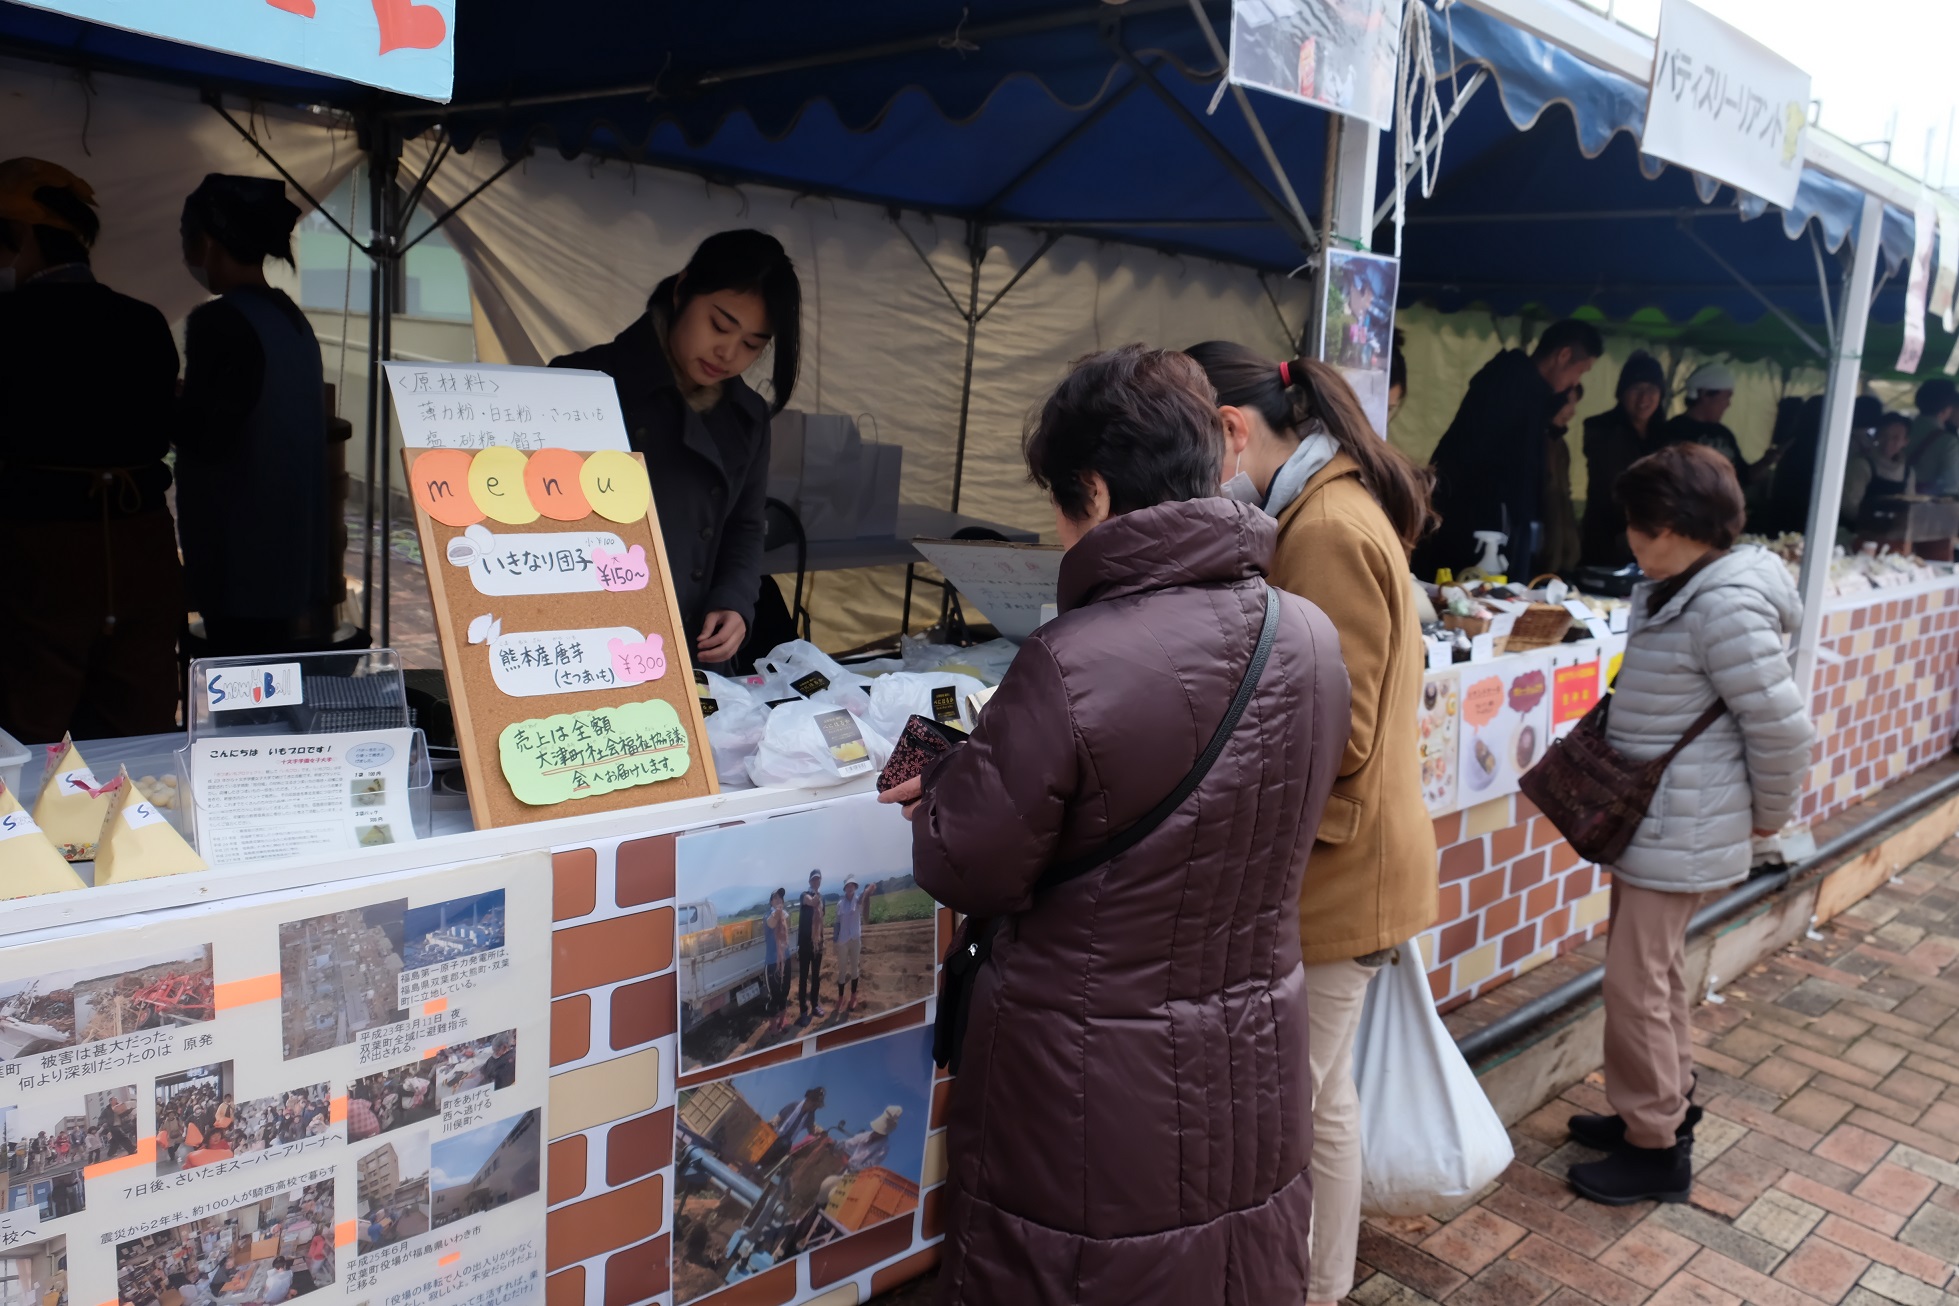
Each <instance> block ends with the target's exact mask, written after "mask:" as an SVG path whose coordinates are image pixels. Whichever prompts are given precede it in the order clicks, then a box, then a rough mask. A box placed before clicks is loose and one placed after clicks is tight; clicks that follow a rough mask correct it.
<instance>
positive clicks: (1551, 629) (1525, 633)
mask: <svg viewBox="0 0 1959 1306" xmlns="http://www.w3.org/2000/svg"><path fill="white" fill-rule="evenodd" d="M1570 629H1571V613H1569V612H1567V611H1566V610H1565V609H1564V608H1562V607H1560V606H1558V605H1557V604H1555V603H1533V604H1531V605H1530V606H1529V607H1528V608H1526V609H1524V611H1523V612H1522V613H1520V614H1519V615H1518V617H1517V624H1516V625H1515V626H1512V627H1511V628H1510V634H1509V635H1508V636H1507V637H1505V638H1504V639H1503V640H1502V641H1500V642H1501V644H1502V646H1503V651H1504V652H1506V653H1522V652H1526V651H1528V650H1530V649H1537V648H1550V647H1551V646H1552V645H1553V644H1559V643H1563V642H1564V636H1565V632H1566V631H1568V630H1570Z"/></svg>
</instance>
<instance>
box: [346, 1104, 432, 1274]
mask: <svg viewBox="0 0 1959 1306" xmlns="http://www.w3.org/2000/svg"><path fill="white" fill-rule="evenodd" d="M357 1164H358V1165H359V1168H360V1187H359V1190H358V1193H357V1195H356V1197H357V1204H358V1208H359V1209H358V1210H357V1212H356V1214H357V1215H358V1216H359V1219H358V1220H357V1221H356V1222H355V1223H356V1232H357V1233H358V1235H359V1242H360V1252H359V1254H360V1255H362V1256H365V1255H367V1253H369V1252H374V1251H380V1250H381V1249H382V1248H384V1247H393V1246H394V1245H395V1244H397V1243H404V1242H407V1241H408V1240H409V1239H411V1238H418V1237H420V1236H421V1235H423V1234H425V1233H427V1232H428V1231H429V1136H428V1134H427V1133H426V1132H425V1131H421V1130H417V1131H416V1132H414V1133H409V1134H401V1135H398V1136H396V1137H395V1138H392V1139H390V1140H389V1141H387V1142H385V1143H383V1144H381V1145H380V1146H379V1147H377V1148H375V1149H374V1150H373V1151H371V1152H369V1153H367V1154H366V1155H364V1156H362V1157H361V1158H360V1161H359V1162H358V1163H357Z"/></svg>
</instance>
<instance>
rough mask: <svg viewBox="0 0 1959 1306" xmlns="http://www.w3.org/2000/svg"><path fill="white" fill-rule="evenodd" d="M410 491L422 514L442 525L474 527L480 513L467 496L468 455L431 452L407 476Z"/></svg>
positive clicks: (417, 461) (431, 450)
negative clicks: (419, 505) (420, 506)
mask: <svg viewBox="0 0 1959 1306" xmlns="http://www.w3.org/2000/svg"><path fill="white" fill-rule="evenodd" d="M408 480H409V490H410V491H411V492H412V493H413V494H414V496H415V502H416V503H419V504H421V505H422V511H423V512H425V513H427V514H428V515H429V516H431V517H433V518H435V519H436V520H437V521H439V522H441V523H442V524H443V525H444V526H474V525H475V524H476V523H477V522H480V521H482V520H483V510H482V509H481V508H479V507H477V506H476V501H475V500H474V499H472V498H471V497H470V493H469V455H468V454H466V453H464V452H463V451H462V450H461V449H430V450H429V451H428V452H427V453H424V454H423V455H422V456H421V457H419V458H417V459H416V460H415V465H414V467H413V468H412V469H410V471H409V473H408Z"/></svg>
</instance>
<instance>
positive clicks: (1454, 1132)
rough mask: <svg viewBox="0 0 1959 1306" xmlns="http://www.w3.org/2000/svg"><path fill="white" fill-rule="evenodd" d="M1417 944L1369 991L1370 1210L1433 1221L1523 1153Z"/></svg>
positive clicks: (1365, 1029) (1364, 1154) (1362, 1036)
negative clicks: (1444, 1013)
mask: <svg viewBox="0 0 1959 1306" xmlns="http://www.w3.org/2000/svg"><path fill="white" fill-rule="evenodd" d="M1421 956H1422V953H1421V946H1420V944H1419V942H1417V941H1413V940H1411V941H1410V942H1407V943H1404V944H1402V945H1401V946H1400V947H1399V948H1396V949H1395V950H1394V960H1392V961H1390V962H1389V963H1388V964H1387V965H1385V966H1383V967H1381V973H1380V974H1378V975H1376V976H1375V977H1374V982H1373V983H1372V984H1371V985H1369V986H1368V990H1367V1000H1366V1004H1365V1005H1364V1006H1363V1007H1362V1008H1361V1016H1360V1031H1359V1033H1358V1034H1357V1035H1356V1037H1355V1040H1354V1083H1355V1086H1356V1087H1357V1088H1358V1089H1359V1091H1360V1156H1361V1203H1360V1204H1361V1209H1362V1210H1363V1211H1364V1212H1366V1213H1367V1214H1369V1215H1386V1216H1412V1215H1431V1214H1434V1213H1436V1212H1438V1211H1442V1210H1445V1209H1447V1208H1448V1207H1450V1206H1454V1205H1456V1204H1458V1203H1460V1202H1463V1201H1466V1200H1467V1199H1468V1198H1469V1197H1471V1196H1473V1195H1474V1194H1475V1193H1477V1192H1479V1191H1481V1189H1482V1188H1483V1187H1484V1186H1485V1185H1487V1184H1489V1183H1490V1182H1491V1181H1493V1180H1494V1179H1495V1178H1496V1177H1497V1176H1498V1175H1500V1174H1502V1173H1503V1171H1504V1168H1505V1167H1506V1166H1508V1165H1509V1164H1510V1162H1511V1160H1512V1159H1513V1158H1514V1157H1515V1155H1516V1153H1515V1152H1514V1151H1513V1149H1512V1148H1511V1146H1510V1136H1509V1134H1507V1133H1506V1132H1504V1128H1503V1121H1501V1120H1500V1119H1498V1118H1497V1114H1496V1108H1495V1107H1492V1106H1491V1105H1490V1099H1489V1098H1488V1097H1487V1096H1485V1095H1484V1093H1483V1088H1482V1085H1480V1084H1478V1083H1477V1082H1476V1074H1475V1072H1474V1071H1472V1070H1471V1069H1470V1068H1469V1063H1468V1062H1466V1061H1464V1060H1463V1057H1462V1053H1461V1052H1459V1051H1457V1050H1456V1044H1455V1040H1453V1039H1451V1038H1450V1037H1449V1031H1448V1029H1447V1028H1446V1027H1445V1026H1444V1025H1443V1024H1442V1017H1441V1016H1439V1015H1437V1014H1436V1011H1435V999H1434V997H1433V996H1432V995H1431V994H1430V993H1429V987H1428V976H1427V974H1426V973H1425V972H1424V970H1423V968H1422V961H1421Z"/></svg>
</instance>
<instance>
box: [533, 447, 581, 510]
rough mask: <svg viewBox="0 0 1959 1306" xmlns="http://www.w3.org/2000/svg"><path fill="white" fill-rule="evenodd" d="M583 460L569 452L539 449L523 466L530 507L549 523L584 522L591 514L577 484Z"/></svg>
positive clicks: (567, 450) (566, 450)
mask: <svg viewBox="0 0 1959 1306" xmlns="http://www.w3.org/2000/svg"><path fill="white" fill-rule="evenodd" d="M582 467H583V460H581V459H580V458H579V456H578V455H577V454H575V453H573V452H572V451H571V450H569V449H539V450H538V451H537V452H536V453H534V454H532V455H531V460H530V462H529V463H527V464H525V467H524V488H525V490H527V491H528V492H529V494H530V496H531V504H532V506H534V507H535V508H536V509H537V510H538V511H539V512H541V513H543V514H544V515H545V516H546V517H549V518H550V519H551V520H552V521H584V520H585V519H586V518H587V517H590V516H591V515H592V505H591V504H589V503H587V502H585V491H584V490H583V489H582V488H581V487H580V485H579V483H578V474H579V472H580V470H581V469H582Z"/></svg>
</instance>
